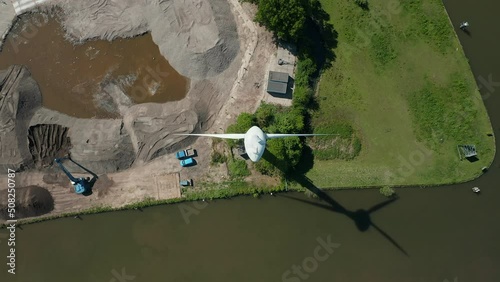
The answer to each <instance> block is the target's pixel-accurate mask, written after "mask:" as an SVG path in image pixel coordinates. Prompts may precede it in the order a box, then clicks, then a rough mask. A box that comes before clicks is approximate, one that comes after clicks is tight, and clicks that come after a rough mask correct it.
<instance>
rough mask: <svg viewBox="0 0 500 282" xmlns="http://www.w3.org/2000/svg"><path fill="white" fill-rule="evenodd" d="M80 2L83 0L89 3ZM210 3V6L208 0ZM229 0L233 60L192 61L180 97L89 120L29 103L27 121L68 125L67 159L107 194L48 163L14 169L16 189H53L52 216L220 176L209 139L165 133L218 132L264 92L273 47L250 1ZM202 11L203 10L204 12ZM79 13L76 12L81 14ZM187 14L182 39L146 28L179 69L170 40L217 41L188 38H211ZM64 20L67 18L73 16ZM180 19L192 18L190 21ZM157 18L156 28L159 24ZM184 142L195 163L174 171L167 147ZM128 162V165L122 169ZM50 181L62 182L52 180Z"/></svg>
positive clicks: (124, 29)
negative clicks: (92, 174) (82, 192)
mask: <svg viewBox="0 0 500 282" xmlns="http://www.w3.org/2000/svg"><path fill="white" fill-rule="evenodd" d="M60 2H61V3H63V4H62V7H66V6H64V5H68V4H67V3H69V2H68V1H60ZM82 2H86V3H88V2H92V1H82ZM94 2H99V3H101V5H104V6H101V7H107V8H103V9H102V10H100V9H95V7H97V6H91V5H89V6H88V7H90V8H88V9H95V10H92V11H96V13H106V11H108V10H106V9H110V8H109V5H105V4H103V3H111V2H110V1H94ZM145 2H147V3H149V4H150V5H152V6H151V7H149V8H146V10H147V9H153V8H154V9H157V8H158V7H163V8H165V7H166V9H167V10H168V9H170V10H172V9H173V8H175V7H173V8H172V7H171V5H167V4H165V3H164V1H159V3H158V5H159V6H155V5H156V4H154V5H153V4H151V3H152V2H150V1H145ZM188 2H189V3H188ZM215 2H217V4H214V3H215ZM223 2H225V0H217V1H211V2H210V4H211V5H220V6H218V8H220V7H224V3H223ZM228 2H229V5H227V2H225V3H226V8H227V9H230V11H231V12H232V13H231V15H234V28H235V31H236V30H237V35H238V36H237V37H236V41H237V44H236V46H238V49H239V52H237V54H234V56H233V55H231V56H233V57H234V58H233V59H232V60H231V61H230V62H223V63H228V64H227V66H226V68H225V69H224V70H223V71H221V72H220V70H221V69H220V67H221V64H218V63H217V64H215V69H212V68H209V70H207V68H203V67H199V68H198V69H197V68H196V67H195V68H193V70H191V71H189V72H188V73H191V74H192V75H193V76H192V77H191V78H192V80H191V88H190V91H189V93H188V95H187V97H186V98H185V99H183V100H181V101H179V102H172V103H166V104H162V105H158V104H140V105H134V106H131V107H126V106H122V107H121V114H122V116H123V119H122V120H88V121H89V122H86V121H85V120H83V121H82V120H79V119H73V118H69V117H67V116H64V115H61V114H59V113H56V112H53V111H50V110H47V109H44V108H40V107H37V108H36V111H35V113H34V114H33V116H32V117H31V118H30V120H29V125H30V126H35V125H39V124H60V125H61V126H63V127H67V128H69V131H68V136H69V138H70V139H71V145H72V148H71V155H72V157H73V158H74V159H76V160H77V161H79V162H81V163H82V164H83V165H84V166H87V167H89V168H90V169H91V170H94V171H96V172H98V173H99V174H100V179H101V180H100V181H101V183H105V184H103V185H104V186H106V187H101V188H100V189H99V187H96V191H107V192H95V193H94V194H93V195H91V196H89V197H82V196H78V195H75V194H74V193H73V192H72V191H71V188H70V185H69V183H64V181H62V180H61V179H64V177H61V176H60V172H59V171H58V170H57V169H55V168H54V167H47V168H44V169H42V170H41V171H40V170H38V171H32V170H28V171H25V172H21V173H18V174H17V176H16V177H17V178H16V182H17V185H18V187H22V186H30V185H38V186H41V187H44V188H47V189H48V190H49V191H50V192H51V194H52V195H53V197H54V202H55V204H54V210H53V211H52V212H51V214H58V213H65V212H69V211H75V210H81V209H86V208H89V207H92V206H96V205H111V206H114V207H118V206H122V205H124V204H127V203H132V202H136V201H140V200H142V199H144V198H148V197H151V198H156V199H166V198H175V197H179V196H180V190H179V185H178V177H180V178H195V180H196V181H197V182H200V181H203V180H208V179H209V180H212V181H213V180H223V178H224V177H225V176H227V175H226V172H225V170H224V169H223V168H222V169H221V168H216V167H210V165H209V163H210V152H211V140H210V139H204V138H199V139H198V140H195V139H191V138H188V139H186V140H184V141H182V140H181V139H182V138H180V137H179V136H174V135H173V134H172V133H182V132H192V131H207V132H223V131H224V130H225V128H226V127H227V125H228V124H229V123H231V122H233V121H234V119H235V118H236V116H237V114H239V113H240V112H244V111H247V112H252V111H254V110H255V109H256V107H257V106H258V104H259V103H260V101H261V100H262V98H263V97H264V95H265V91H264V85H265V81H264V80H265V73H264V70H265V69H267V64H268V62H269V58H270V57H271V56H272V55H273V53H274V52H275V47H274V44H273V43H272V37H271V35H270V34H269V33H268V32H266V31H265V30H264V29H263V28H261V27H257V26H256V25H255V24H254V23H253V22H252V21H251V19H252V18H253V13H254V11H253V10H254V7H253V6H251V5H248V4H243V6H241V4H240V3H239V2H238V1H237V0H228ZM64 3H66V4H64ZM71 3H75V2H71ZM79 3H80V2H79ZM124 3H128V4H130V6H127V7H128V8H126V9H125V12H124V14H127V13H132V12H133V11H136V10H135V9H138V7H137V6H136V4H135V3H136V2H135V1H128V2H127V1H124ZM172 3H174V4H175V3H176V4H179V3H180V4H179V5H181V6H182V5H187V7H190V8H189V9H188V10H189V11H194V10H195V9H192V5H194V6H195V7H196V6H197V5H198V4H199V3H202V6H203V5H204V4H206V3H207V2H206V1H183V2H182V1H173V2H172ZM162 5H163V6H162ZM165 5H166V6H165ZM167 6H168V7H167ZM174 6H175V5H174ZM198 6H199V5H198ZM76 7H77V6H75V8H74V9H75V11H77V10H78V9H76ZM92 7H94V8H92ZM152 7H153V8H152ZM115 8H116V7H115ZM118 8H123V7H118ZM154 9H153V10H154ZM220 9H221V8H220ZM174 10H175V9H174ZM178 10H179V9H177V11H178ZM222 11H223V9H222ZM155 12H156V11H155ZM66 13H68V15H72V13H74V12H73V11H72V10H71V9H70V8H66ZM203 13H207V10H205V11H204V12H203ZM181 14H182V13H181ZM92 15H96V14H95V13H94V14H92ZM79 16H80V17H83V16H82V15H79ZM109 17H111V19H112V16H109V15H108V18H109ZM75 18H77V16H75ZM104 18H106V17H104ZM145 18H147V19H148V20H153V21H159V19H157V20H154V19H152V17H145ZM194 18H197V14H194V13H193V14H190V15H186V16H185V17H183V18H182V19H181V20H180V22H183V21H184V23H185V24H186V22H187V24H188V25H189V26H191V27H194V28H191V29H187V30H185V32H186V33H187V34H189V35H188V36H184V37H182V36H180V37H181V38H177V41H176V40H166V38H165V37H166V36H171V35H172V31H170V33H169V32H167V33H165V34H163V35H162V34H159V33H158V32H159V31H155V29H152V33H153V39H154V40H155V42H156V43H157V44H158V45H159V46H160V50H161V51H162V53H163V54H164V56H165V57H166V58H167V59H168V60H169V62H170V63H171V64H172V65H173V66H174V67H175V68H176V69H177V70H178V71H179V72H182V71H183V70H182V68H183V67H182V64H186V63H187V64H188V66H193V60H188V61H184V62H182V58H181V56H179V55H178V54H177V53H171V52H173V51H172V50H179V49H183V48H178V47H177V48H174V46H172V44H175V43H176V42H177V43H178V42H188V43H189V44H191V45H190V46H188V48H184V49H188V50H190V51H193V50H194V51H196V52H198V51H200V50H212V51H211V52H215V51H213V50H214V48H213V47H210V46H216V45H217V44H219V43H220V42H219V41H220V40H217V41H216V42H215V43H214V42H213V41H211V42H212V45H210V44H208V43H206V42H205V44H202V43H200V42H198V43H197V44H193V43H192V42H193V39H192V38H193V37H196V36H198V37H197V38H198V39H199V36H200V34H203V36H205V37H204V38H205V39H206V36H208V37H210V33H207V32H201V31H200V30H203V28H201V29H200V27H198V29H196V25H200V26H205V27H206V26H207V25H208V26H210V23H208V21H207V22H201V23H200V22H192V21H193V19H194ZM71 19H72V21H74V18H71ZM186 19H191V22H189V21H188V20H186ZM108 20H109V19H108ZM143 20H144V18H143V19H142V20H140V19H138V20H137V21H130V22H127V24H128V26H122V25H120V24H118V25H116V26H113V27H114V31H109V32H104V31H101V36H102V37H106V38H107V39H112V38H114V37H116V36H132V35H135V33H137V32H144V31H145V30H148V27H150V26H149V25H148V24H146V25H145V24H144V21H143ZM163 20H165V19H163ZM219 20H220V19H219ZM122 22H123V21H122ZM177 22H179V19H177ZM222 22H224V25H226V26H225V27H224V28H225V29H226V30H225V31H223V32H222V33H220V34H224V32H226V33H228V32H229V33H230V30H231V28H230V27H228V25H230V23H228V20H227V15H226V16H225V19H223V20H222ZM67 24H68V27H69V26H71V25H73V28H74V30H71V29H69V31H70V33H71V35H72V36H75V35H78V36H76V37H77V38H78V40H85V39H88V38H92V37H95V36H99V34H92V33H89V32H88V30H87V29H85V28H86V26H85V25H81V26H80V28H79V29H78V25H74V23H69V22H68V23H67ZM157 24H159V25H160V26H161V24H160V23H159V22H157ZM99 25H100V24H99ZM220 25H221V24H220V23H218V24H217V22H216V24H215V25H211V26H212V27H218V28H219V30H220ZM131 30H134V32H131ZM212 35H213V34H212ZM161 40H164V41H169V42H170V43H168V44H166V43H165V44H164V45H162V42H161ZM182 40H187V41H182ZM200 41H201V39H200ZM172 42H174V43H172ZM217 42H219V43H217ZM169 44H170V45H169ZM226 44H227V42H226ZM233 47H234V46H233ZM215 49H217V48H215ZM226 50H227V49H226ZM221 51H223V50H222V49H219V52H221ZM186 53H189V52H186ZM221 54H222V53H221ZM186 56H187V55H186ZM231 56H229V57H231ZM208 57H210V56H205V57H203V56H199V57H198V58H197V59H196V61H195V63H196V64H199V65H200V66H203V65H205V66H207V65H210V64H211V63H210V59H207V58H208ZM215 58H216V59H217V60H219V59H220V58H218V57H217V56H216V57H215ZM176 60H177V62H176ZM176 64H177V65H176ZM217 68H218V69H217ZM217 72H219V74H217ZM0 78H1V75H0ZM193 78H194V79H193ZM200 78H201V79H200ZM0 80H1V79H0ZM0 98H1V97H0ZM11 114H12V113H11ZM83 135H85V136H83ZM79 140H80V141H79ZM193 142H194V143H193ZM2 143H3V142H2ZM4 144H5V143H3V144H2V146H4ZM119 144H121V145H119ZM11 145H12V146H10V147H9V148H14V147H18V146H15V144H14V143H12V144H11ZM117 145H118V147H117ZM186 146H191V147H193V148H196V149H197V151H198V152H199V156H198V157H197V161H198V163H199V165H198V166H196V167H193V168H189V169H186V168H183V169H181V168H180V166H179V164H178V161H177V160H176V159H175V157H174V156H173V154H172V152H174V151H175V150H177V149H180V148H183V147H186ZM56 151H57V150H56ZM2 159H3V158H2ZM129 160H130V161H129ZM23 162H24V163H26V162H27V164H28V166H33V165H34V164H33V163H30V162H32V160H27V159H26V158H25V159H24V160H18V161H17V163H18V164H19V165H21V164H23ZM13 163H16V162H13V159H8V160H6V161H3V164H1V165H2V166H3V167H5V168H6V167H8V166H10V165H12V164H13ZM127 163H128V164H129V166H130V168H128V169H127ZM24 165H26V164H24ZM117 170H119V171H117ZM57 173H59V174H57ZM177 173H180V176H176V175H178V174H177ZM169 175H170V176H169ZM48 176H49V177H48ZM172 177H174V178H172ZM54 179H59V180H61V181H54ZM103 179H104V180H103ZM0 181H1V182H4V181H6V178H5V177H0ZM98 183H99V181H98ZM159 192H160V193H159Z"/></svg>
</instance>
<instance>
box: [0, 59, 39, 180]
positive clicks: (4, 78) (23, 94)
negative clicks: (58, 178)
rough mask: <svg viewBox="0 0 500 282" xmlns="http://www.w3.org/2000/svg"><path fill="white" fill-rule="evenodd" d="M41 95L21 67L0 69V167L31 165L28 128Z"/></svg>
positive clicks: (26, 71)
mask: <svg viewBox="0 0 500 282" xmlns="http://www.w3.org/2000/svg"><path fill="white" fill-rule="evenodd" d="M41 104H42V96H41V94H40V90H39V89H38V85H37V83H36V82H35V81H34V80H33V78H32V77H31V74H30V72H29V71H28V69H27V68H26V67H23V66H12V67H10V68H9V69H8V70H5V71H2V70H0V153H1V158H0V168H1V169H2V170H3V171H7V169H8V168H10V169H16V168H19V167H21V166H32V165H33V158H32V156H31V154H30V152H29V149H28V128H29V122H30V120H31V117H32V116H33V114H34V112H35V111H36V110H37V109H38V108H40V106H41Z"/></svg>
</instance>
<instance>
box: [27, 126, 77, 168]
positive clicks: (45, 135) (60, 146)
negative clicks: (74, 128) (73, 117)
mask: <svg viewBox="0 0 500 282" xmlns="http://www.w3.org/2000/svg"><path fill="white" fill-rule="evenodd" d="M28 141H29V149H30V153H31V156H32V157H33V162H34V164H35V166H36V167H37V168H43V167H48V166H50V165H52V163H53V160H54V159H55V158H60V157H63V156H66V155H67V154H68V153H69V150H70V148H71V140H70V138H69V137H68V128H67V127H63V126H61V125H58V124H37V125H35V126H31V127H30V128H29V130H28Z"/></svg>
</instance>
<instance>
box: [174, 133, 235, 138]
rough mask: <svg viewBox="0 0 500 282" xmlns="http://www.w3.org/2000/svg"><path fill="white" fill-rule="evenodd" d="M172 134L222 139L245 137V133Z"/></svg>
mask: <svg viewBox="0 0 500 282" xmlns="http://www.w3.org/2000/svg"><path fill="white" fill-rule="evenodd" d="M174 135H182V136H200V137H215V138H222V139H243V138H245V134H232V133H228V134H194V133H191V134H174Z"/></svg>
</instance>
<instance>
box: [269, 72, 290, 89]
mask: <svg viewBox="0 0 500 282" xmlns="http://www.w3.org/2000/svg"><path fill="white" fill-rule="evenodd" d="M288 80H289V76H288V73H284V72H276V71H270V72H269V80H268V81H267V92H268V93H274V94H281V95H285V94H286V93H287V90H288Z"/></svg>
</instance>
